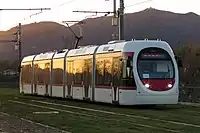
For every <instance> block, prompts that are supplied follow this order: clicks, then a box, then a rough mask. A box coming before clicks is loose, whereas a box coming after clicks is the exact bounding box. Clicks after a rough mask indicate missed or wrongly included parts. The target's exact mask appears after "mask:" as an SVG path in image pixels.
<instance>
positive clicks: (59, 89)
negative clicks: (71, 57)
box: [52, 58, 65, 97]
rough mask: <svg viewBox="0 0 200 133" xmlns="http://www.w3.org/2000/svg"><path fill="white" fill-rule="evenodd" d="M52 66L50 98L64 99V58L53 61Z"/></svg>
mask: <svg viewBox="0 0 200 133" xmlns="http://www.w3.org/2000/svg"><path fill="white" fill-rule="evenodd" d="M52 65H53V67H52V96H53V97H64V94H65V92H64V87H63V84H64V83H63V77H64V75H63V74H64V58H59V59H53V64H52Z"/></svg>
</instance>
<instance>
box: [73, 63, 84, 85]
mask: <svg viewBox="0 0 200 133" xmlns="http://www.w3.org/2000/svg"><path fill="white" fill-rule="evenodd" d="M83 69H84V60H74V66H73V73H74V84H78V85H81V84H82V81H83Z"/></svg>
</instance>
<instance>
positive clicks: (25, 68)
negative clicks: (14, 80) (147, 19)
mask: <svg viewBox="0 0 200 133" xmlns="http://www.w3.org/2000/svg"><path fill="white" fill-rule="evenodd" d="M31 81H32V65H31V62H30V63H25V64H23V65H22V74H21V82H22V83H25V84H31Z"/></svg>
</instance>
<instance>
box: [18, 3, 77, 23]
mask: <svg viewBox="0 0 200 133" xmlns="http://www.w3.org/2000/svg"><path fill="white" fill-rule="evenodd" d="M74 1H77V0H71V1H67V2H64V3H62V4H59V5H56V6H52V7H51V11H53V10H54V9H56V8H59V7H62V6H64V5H66V4H69V3H72V2H74ZM41 13H44V12H43V11H40V12H37V13H33V14H31V15H29V16H28V17H24V18H23V20H27V19H30V18H31V17H33V16H37V15H39V14H41ZM23 20H21V21H23Z"/></svg>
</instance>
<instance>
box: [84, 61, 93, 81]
mask: <svg viewBox="0 0 200 133" xmlns="http://www.w3.org/2000/svg"><path fill="white" fill-rule="evenodd" d="M84 67H85V69H84V73H83V81H84V84H85V85H90V84H91V80H92V79H91V74H92V59H87V60H85V64H84Z"/></svg>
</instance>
